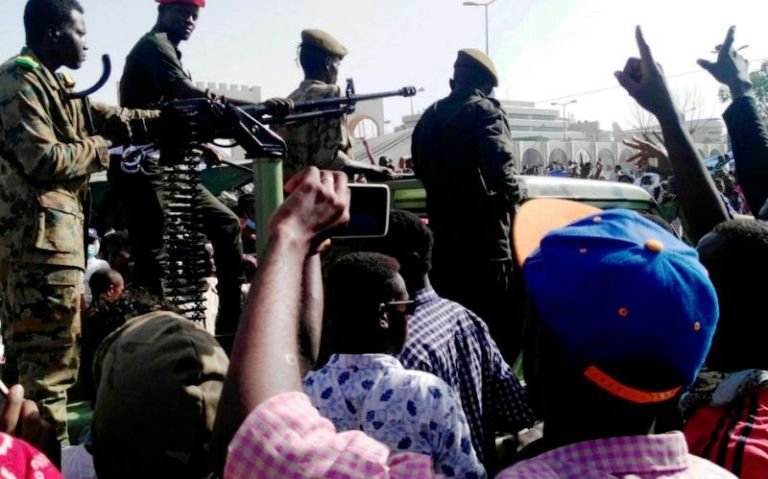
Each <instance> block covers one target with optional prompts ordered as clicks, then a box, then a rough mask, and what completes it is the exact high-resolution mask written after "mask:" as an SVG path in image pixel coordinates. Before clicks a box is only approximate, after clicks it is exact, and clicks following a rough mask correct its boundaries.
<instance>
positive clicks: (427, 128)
mask: <svg viewBox="0 0 768 479" xmlns="http://www.w3.org/2000/svg"><path fill="white" fill-rule="evenodd" d="M450 83H451V94H450V95H449V96H448V97H447V98H444V99H442V100H440V101H438V102H437V103H435V104H433V105H431V106H430V107H429V108H428V109H427V110H426V111H425V112H424V114H423V115H422V117H421V119H420V120H419V122H418V124H417V125H416V128H415V130H414V132H413V140H412V154H413V163H414V172H415V173H416V177H417V178H419V179H420V180H421V181H422V182H423V184H424V187H425V189H426V192H427V214H428V215H429V226H430V227H431V228H432V230H433V232H434V236H435V247H434V251H433V275H432V280H433V283H434V287H435V290H436V291H437V292H438V293H439V294H440V295H441V296H444V297H446V298H449V299H452V300H454V301H456V302H458V303H461V304H463V305H464V306H466V307H467V308H469V309H471V310H473V311H474V312H475V313H477V314H478V315H479V316H480V317H481V318H483V319H484V320H485V321H486V322H487V323H488V326H489V327H490V330H491V333H492V334H493V336H494V338H495V339H496V340H497V342H498V343H499V346H500V347H502V353H503V354H504V357H505V359H506V360H507V361H508V362H510V363H512V362H514V361H515V359H516V356H517V353H518V352H519V348H520V328H519V323H518V322H517V319H516V317H515V315H514V311H513V306H514V301H513V300H512V295H511V293H512V288H511V281H512V276H511V273H512V251H511V249H510V240H509V232H510V211H511V208H512V205H514V203H515V201H516V199H517V182H516V180H515V177H514V175H515V169H514V158H513V156H512V141H511V135H510V130H509V123H508V119H507V115H506V113H505V112H504V110H503V109H502V108H501V106H500V104H499V102H498V101H497V100H495V99H493V98H491V97H490V95H491V92H492V91H493V89H494V88H495V87H496V86H498V77H497V74H496V69H495V67H494V64H493V62H492V61H491V59H490V58H488V57H487V56H486V55H485V54H483V53H482V52H480V51H479V50H475V49H465V50H460V51H459V53H458V57H457V59H456V62H455V64H454V74H453V79H452V80H451V82H450Z"/></svg>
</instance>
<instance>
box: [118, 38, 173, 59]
mask: <svg viewBox="0 0 768 479" xmlns="http://www.w3.org/2000/svg"><path fill="white" fill-rule="evenodd" d="M153 50H155V51H157V50H159V51H162V52H163V53H167V54H175V51H176V49H175V47H174V46H173V44H172V43H171V41H170V40H168V35H167V34H166V33H162V32H155V31H151V32H148V33H145V34H144V35H142V36H141V38H139V41H137V42H136V44H135V45H134V46H133V48H132V49H131V52H130V53H129V54H128V58H129V59H141V56H142V55H146V54H147V52H149V51H153Z"/></svg>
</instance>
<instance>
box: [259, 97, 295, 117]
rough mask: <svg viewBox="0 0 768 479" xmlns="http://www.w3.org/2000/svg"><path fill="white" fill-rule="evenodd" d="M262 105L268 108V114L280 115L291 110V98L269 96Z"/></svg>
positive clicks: (284, 114)
mask: <svg viewBox="0 0 768 479" xmlns="http://www.w3.org/2000/svg"><path fill="white" fill-rule="evenodd" d="M264 105H265V106H266V107H267V108H269V114H270V115H272V116H277V117H282V116H286V115H288V114H289V113H290V112H291V111H293V100H289V99H288V98H270V99H269V100H267V101H265V102H264Z"/></svg>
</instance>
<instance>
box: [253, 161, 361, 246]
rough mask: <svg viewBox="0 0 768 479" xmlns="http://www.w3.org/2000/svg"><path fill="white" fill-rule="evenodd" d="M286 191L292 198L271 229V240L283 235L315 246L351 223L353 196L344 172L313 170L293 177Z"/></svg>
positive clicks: (273, 220) (281, 207)
mask: <svg viewBox="0 0 768 479" xmlns="http://www.w3.org/2000/svg"><path fill="white" fill-rule="evenodd" d="M285 191H286V192H288V193H289V195H288V197H287V198H286V200H285V202H284V203H283V204H282V205H281V206H280V208H278V209H277V211H276V212H275V213H274V214H273V215H272V218H271V219H270V221H269V225H268V226H267V229H268V231H269V236H270V237H273V236H275V235H277V234H278V233H282V234H286V235H288V237H290V238H293V239H295V240H297V241H300V242H308V243H309V244H311V243H312V242H314V241H316V240H317V238H318V237H319V236H322V235H323V234H324V233H327V232H328V231H329V230H330V229H332V228H335V227H337V226H342V225H344V224H346V223H347V222H349V199H350V193H349V187H348V186H347V175H346V173H344V172H341V171H327V170H318V169H317V168H315V167H310V168H307V169H306V170H304V171H302V172H300V173H297V174H296V175H294V176H293V177H291V179H290V180H288V183H287V184H286V185H285Z"/></svg>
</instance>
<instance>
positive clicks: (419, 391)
mask: <svg viewBox="0 0 768 479" xmlns="http://www.w3.org/2000/svg"><path fill="white" fill-rule="evenodd" d="M402 376H403V379H405V381H403V387H409V388H410V389H411V393H412V394H414V395H418V396H420V397H422V398H424V399H427V400H432V401H438V402H442V401H450V400H453V399H455V393H454V391H453V389H452V388H451V386H450V385H448V383H446V382H445V381H443V380H442V379H441V378H439V377H438V376H436V375H434V374H432V373H428V372H424V371H416V370H413V369H404V370H403V374H402Z"/></svg>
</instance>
